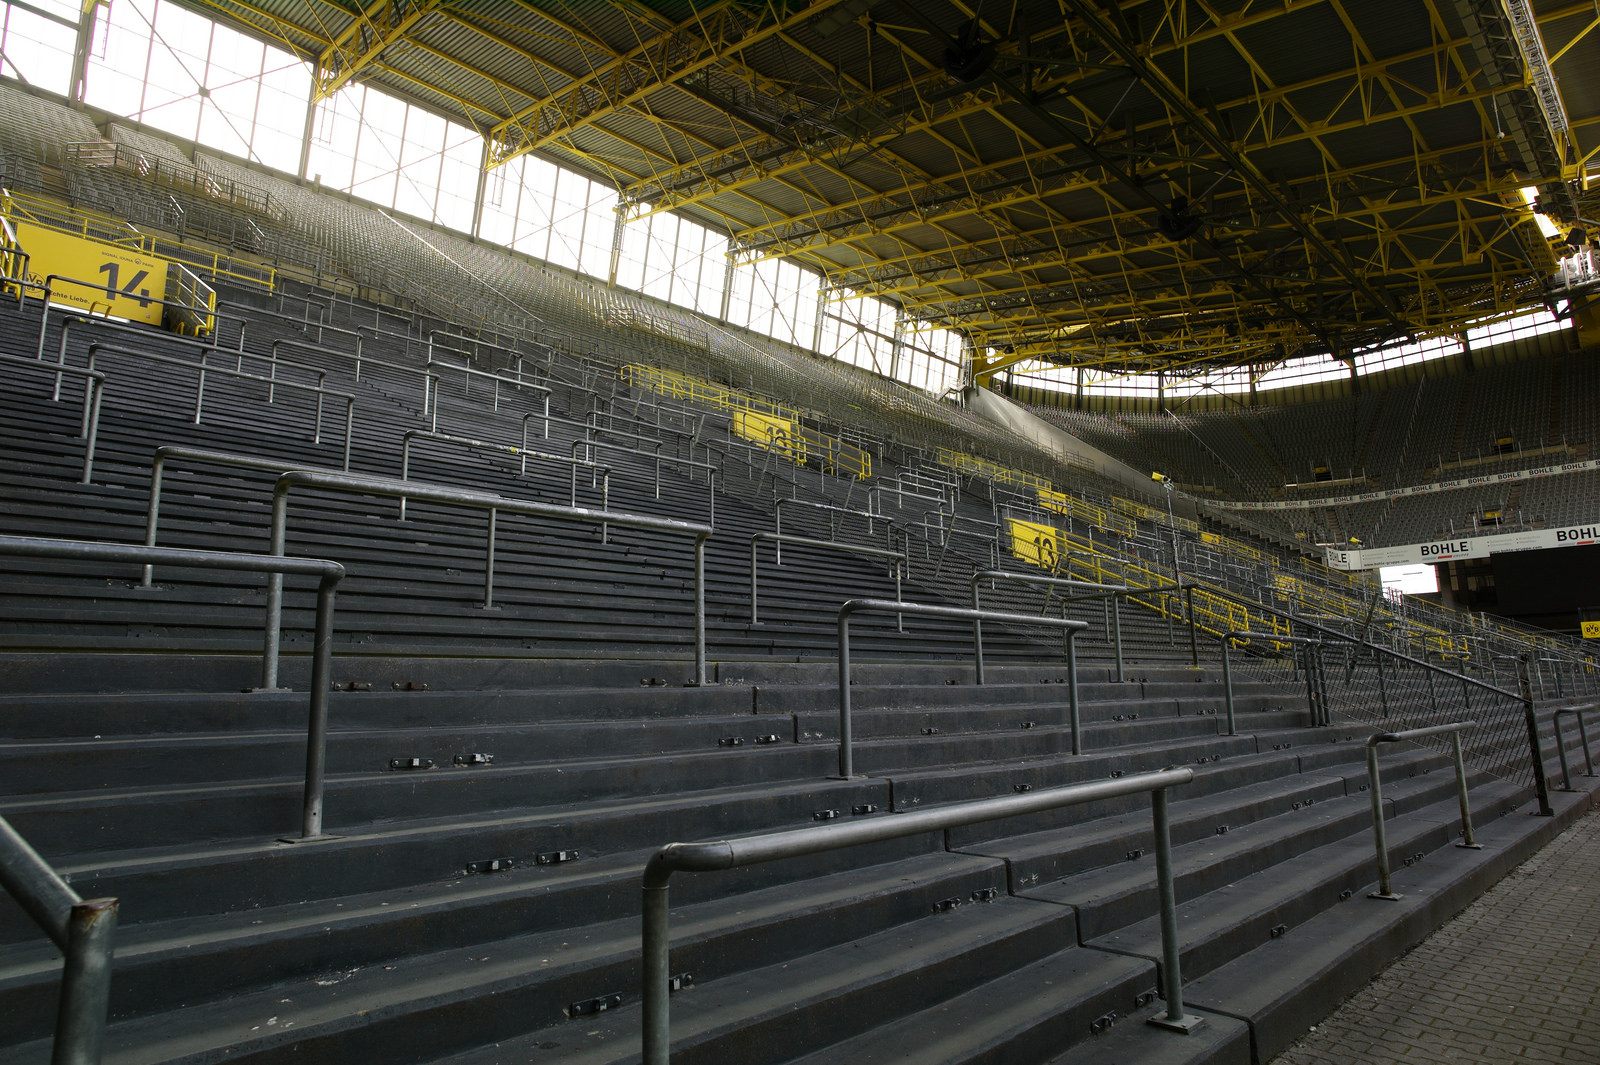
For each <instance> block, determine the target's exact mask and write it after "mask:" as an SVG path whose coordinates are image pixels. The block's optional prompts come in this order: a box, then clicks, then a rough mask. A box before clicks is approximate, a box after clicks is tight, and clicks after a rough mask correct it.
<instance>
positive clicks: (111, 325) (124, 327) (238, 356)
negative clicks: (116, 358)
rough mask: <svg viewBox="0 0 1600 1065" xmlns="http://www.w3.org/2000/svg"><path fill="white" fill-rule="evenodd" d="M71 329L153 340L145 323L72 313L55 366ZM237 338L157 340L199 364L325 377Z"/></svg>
mask: <svg viewBox="0 0 1600 1065" xmlns="http://www.w3.org/2000/svg"><path fill="white" fill-rule="evenodd" d="M74 328H80V329H89V330H90V331H91V332H92V333H105V332H113V333H124V334H127V335H129V336H133V337H136V338H137V339H139V340H142V341H149V340H151V339H154V338H153V337H152V336H151V333H150V329H149V327H147V326H139V325H130V324H127V323H125V322H114V321H110V320H108V319H101V318H86V317H83V316H81V315H74V316H71V317H69V318H66V319H64V320H63V321H62V323H61V330H60V333H59V335H58V337H57V340H56V363H57V364H58V365H62V366H64V365H66V361H67V348H68V345H69V344H70V342H71V339H72V333H73V330H74ZM240 339H241V344H240V346H239V348H237V349H233V348H223V347H222V346H221V345H219V344H218V343H217V334H216V333H212V334H211V338H210V339H209V340H205V339H201V338H199V337H183V336H162V337H160V343H161V344H163V345H166V346H172V347H178V348H182V349H184V350H187V351H191V352H193V353H194V354H195V356H196V357H198V358H199V359H200V362H201V364H204V363H205V361H206V360H207V359H208V358H222V357H227V358H230V359H232V360H233V366H234V369H236V370H243V369H244V364H245V360H246V359H251V360H254V361H256V362H261V363H265V364H266V365H267V376H268V377H269V378H271V379H272V380H273V381H274V382H276V380H277V368H278V367H279V366H287V367H289V368H291V369H295V370H304V371H306V372H307V373H310V374H313V375H314V376H315V377H316V379H317V384H318V385H323V384H326V382H327V379H328V374H327V371H325V370H323V369H321V368H320V367H316V366H308V365H306V364H305V363H299V362H291V361H290V360H288V359H283V358H280V357H279V356H278V353H277V348H276V347H274V348H273V349H272V354H270V355H259V354H257V353H255V352H253V351H246V350H244V346H243V344H242V340H243V336H242V334H241V338H240ZM141 350H142V349H141ZM267 402H268V403H271V402H273V389H272V387H271V386H270V385H269V386H268V387H267Z"/></svg>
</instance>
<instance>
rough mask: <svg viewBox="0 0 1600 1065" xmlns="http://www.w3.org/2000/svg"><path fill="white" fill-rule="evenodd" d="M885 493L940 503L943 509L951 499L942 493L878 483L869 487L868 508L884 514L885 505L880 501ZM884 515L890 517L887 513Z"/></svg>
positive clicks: (873, 511)
mask: <svg viewBox="0 0 1600 1065" xmlns="http://www.w3.org/2000/svg"><path fill="white" fill-rule="evenodd" d="M885 495H893V496H899V497H900V498H901V499H902V500H904V499H906V498H908V497H909V498H911V499H921V500H926V501H928V502H932V503H938V504H939V508H940V510H941V511H942V510H943V508H944V507H945V506H946V505H948V504H949V503H950V500H948V499H946V498H945V497H944V496H942V495H928V494H926V493H923V492H913V491H911V490H910V489H906V488H891V487H889V486H888V485H886V484H877V485H873V486H872V487H871V488H868V489H867V510H869V511H871V512H872V513H874V514H883V507H882V504H881V503H880V497H882V496H885ZM883 516H884V517H888V515H886V514H885V515H883Z"/></svg>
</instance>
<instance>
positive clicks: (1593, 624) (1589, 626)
mask: <svg viewBox="0 0 1600 1065" xmlns="http://www.w3.org/2000/svg"><path fill="white" fill-rule="evenodd" d="M1580 624H1581V625H1582V628H1583V638H1584V639H1585V640H1600V621H1585V622H1581V623H1580Z"/></svg>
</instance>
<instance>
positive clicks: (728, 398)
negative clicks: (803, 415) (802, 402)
mask: <svg viewBox="0 0 1600 1065" xmlns="http://www.w3.org/2000/svg"><path fill="white" fill-rule="evenodd" d="M617 376H618V377H619V378H621V379H622V382H623V383H624V384H628V385H635V386H638V387H640V388H648V389H650V390H651V391H652V392H657V393H659V394H661V395H663V396H667V397H669V398H672V399H688V400H694V401H696V402H699V403H709V404H710V405H712V406H713V407H720V408H722V409H723V410H748V411H755V412H756V413H758V414H770V415H772V416H774V417H778V418H787V419H789V420H790V421H794V422H798V421H799V420H800V412H799V411H798V410H796V409H795V408H793V407H786V406H784V405H783V404H781V403H773V402H772V401H770V400H766V399H762V398H761V397H760V396H752V395H751V394H750V393H748V392H741V391H739V390H738V389H736V388H729V387H727V386H726V385H719V384H717V383H716V382H715V381H707V380H706V379H705V378H702V377H695V376H693V375H691V374H686V373H681V372H679V371H678V370H669V369H667V368H665V367H662V366H645V365H641V364H638V363H631V364H629V365H627V366H624V367H622V368H621V369H620V370H618V371H617Z"/></svg>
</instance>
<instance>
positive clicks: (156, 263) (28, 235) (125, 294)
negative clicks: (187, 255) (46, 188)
mask: <svg viewBox="0 0 1600 1065" xmlns="http://www.w3.org/2000/svg"><path fill="white" fill-rule="evenodd" d="M15 224H16V229H17V243H18V244H20V245H21V246H22V250H23V251H25V252H27V253H28V272H29V273H30V274H32V275H34V280H36V281H38V282H40V283H41V284H42V283H43V282H44V279H45V278H46V277H47V276H49V275H51V274H56V275H59V276H58V277H57V279H56V280H55V281H53V282H51V285H50V302H52V303H60V304H65V305H67V306H69V307H77V308H79V309H80V310H85V311H89V312H90V313H94V314H110V315H112V316H114V317H117V318H126V319H128V320H130V321H134V322H147V323H149V324H150V325H160V324H161V318H162V314H163V313H164V311H165V310H166V308H165V307H164V306H163V305H162V304H161V302H160V301H161V300H164V299H166V298H167V272H168V264H167V261H166V260H165V259H157V258H156V257H155V256H153V255H146V254H144V253H143V252H140V251H135V250H134V249H132V248H124V247H120V246H118V245H116V244H107V243H105V242H104V241H99V240H90V239H89V238H87V237H79V236H74V235H73V234H71V233H63V232H61V231H60V230H56V229H47V228H45V227H44V226H36V225H32V224H30V223H28V222H21V221H18V222H16V223H15ZM63 278H71V279H72V280H70V281H69V280H63ZM72 281H82V282H85V284H82V285H74V284H73V283H72Z"/></svg>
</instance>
